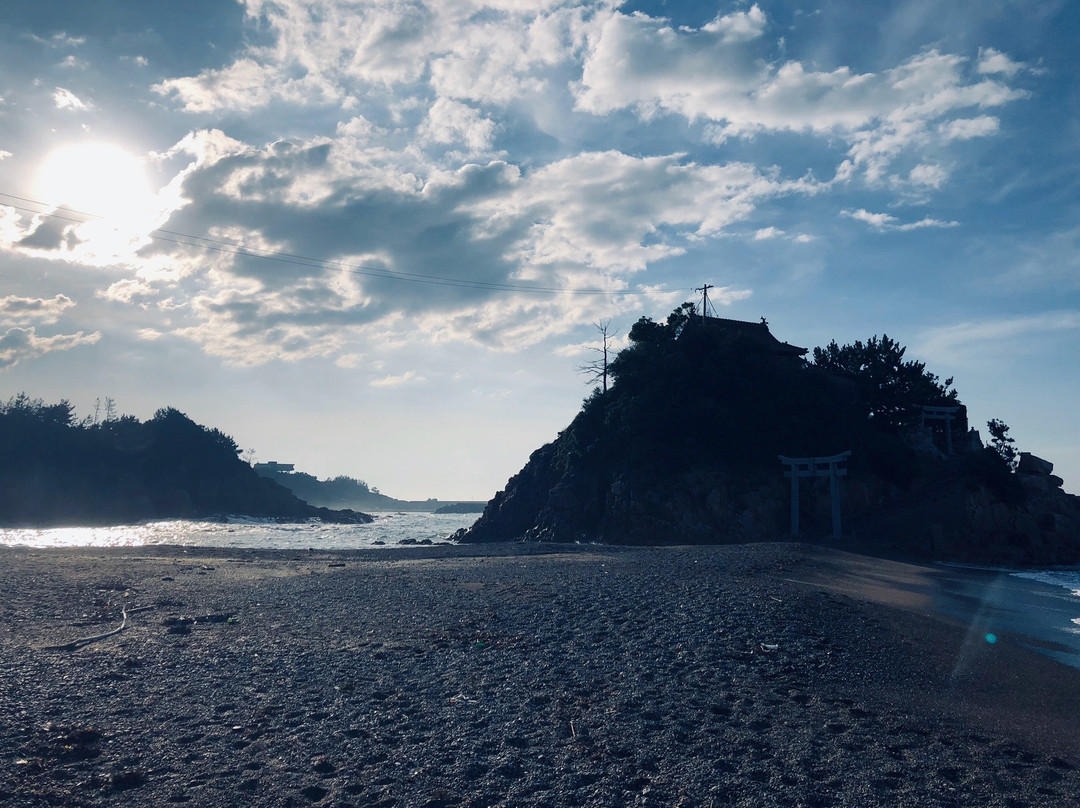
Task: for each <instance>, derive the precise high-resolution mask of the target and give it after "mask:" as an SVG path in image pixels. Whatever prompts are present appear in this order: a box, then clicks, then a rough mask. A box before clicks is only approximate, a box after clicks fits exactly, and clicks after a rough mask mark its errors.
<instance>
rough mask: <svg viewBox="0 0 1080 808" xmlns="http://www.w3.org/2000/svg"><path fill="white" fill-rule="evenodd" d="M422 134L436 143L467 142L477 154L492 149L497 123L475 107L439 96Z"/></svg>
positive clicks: (470, 148)
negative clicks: (482, 114)
mask: <svg viewBox="0 0 1080 808" xmlns="http://www.w3.org/2000/svg"><path fill="white" fill-rule="evenodd" d="M420 133H421V135H426V136H427V137H428V138H430V139H431V140H432V141H434V142H435V143H464V144H465V145H466V146H468V147H469V150H470V151H471V152H472V153H474V154H475V153H479V152H484V151H487V150H488V149H490V148H491V140H492V138H493V137H494V135H495V123H494V121H491V120H489V119H488V118H484V117H482V116H481V115H480V113H479V112H477V111H476V110H475V109H473V108H472V107H468V106H466V105H465V104H461V103H459V102H457V101H450V100H448V99H446V98H440V99H439V100H437V101H436V102H435V103H434V104H432V106H431V110H430V111H429V112H428V118H427V121H425V123H424V125H423V126H422V127H421V128H420Z"/></svg>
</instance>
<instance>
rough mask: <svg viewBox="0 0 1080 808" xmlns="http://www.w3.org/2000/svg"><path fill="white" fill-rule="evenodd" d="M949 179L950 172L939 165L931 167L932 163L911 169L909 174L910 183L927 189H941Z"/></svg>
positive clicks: (921, 164)
mask: <svg viewBox="0 0 1080 808" xmlns="http://www.w3.org/2000/svg"><path fill="white" fill-rule="evenodd" d="M948 178H949V172H948V171H946V170H945V169H944V168H942V167H941V166H938V165H931V164H930V163H920V164H919V165H917V166H915V168H913V169H911V172H910V173H909V174H908V181H909V182H911V184H912V185H918V186H923V187H925V188H935V189H937V188H940V187H941V186H942V185H944V184H945V181H946V180H948Z"/></svg>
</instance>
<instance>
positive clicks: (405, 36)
mask: <svg viewBox="0 0 1080 808" xmlns="http://www.w3.org/2000/svg"><path fill="white" fill-rule="evenodd" d="M1076 11H1077V9H1076V5H1075V3H1069V2H1065V1H1064V0H1016V1H1015V2H1010V1H1009V0H955V1H954V2H949V3H940V2H936V1H935V2H931V1H930V0H905V1H903V2H880V3H865V2H856V1H855V0H824V1H823V2H819V3H797V2H765V1H764V0H763V1H762V2H755V3H747V2H720V3H715V2H714V3H696V2H674V1H673V2H659V3H657V2H641V3H614V2H583V1H582V0H576V1H575V0H567V1H565V2H564V1H563V0H490V2H482V1H480V0H477V1H475V2H472V1H470V0H380V1H379V2H361V1H359V0H314V1H312V2H300V1H299V0H274V2H264V0H242V1H241V2H227V1H226V0H190V1H189V2H186V3H182V4H181V3H144V2H124V0H112V1H111V2H106V1H105V0H78V2H62V1H61V0H56V1H54V0H47V2H41V0H35V2H23V1H22V0H7V2H5V3H4V4H3V8H2V10H0V398H3V399H4V400H6V399H7V398H9V397H10V396H11V395H14V394H15V393H18V392H20V391H25V392H27V393H28V394H30V395H31V396H33V397H41V398H44V399H45V400H46V401H48V402H55V401H58V400H60V399H61V398H66V399H68V400H70V401H71V402H72V403H73V404H74V405H75V406H76V410H77V413H78V415H79V416H92V415H93V414H94V411H95V401H99V400H100V401H101V402H104V401H105V399H106V398H109V399H112V400H113V401H115V408H116V410H117V411H118V412H120V413H127V414H132V415H135V416H137V417H139V418H141V419H144V418H149V417H151V416H152V415H153V413H154V412H155V411H156V410H157V409H158V408H160V407H165V406H171V407H176V408H177V409H179V410H181V411H183V412H185V413H186V414H188V415H189V416H190V417H191V418H193V419H194V420H196V421H198V422H199V423H202V424H205V425H208V426H213V427H217V428H219V429H221V430H222V431H224V432H226V433H228V434H230V435H232V436H233V437H234V438H235V439H236V441H237V443H238V444H239V445H240V446H241V447H242V448H243V449H244V450H245V456H247V457H248V458H252V457H253V458H254V459H255V460H258V461H268V460H276V461H278V462H291V463H295V464H296V466H297V468H298V469H299V470H302V471H306V472H308V473H311V474H314V475H316V476H318V477H321V478H326V477H332V476H336V475H341V474H344V475H349V476H352V477H357V478H360V479H364V480H366V481H367V482H368V483H370V484H371V485H374V486H377V487H378V488H379V489H380V490H381V491H382V492H383V493H386V494H389V495H391V496H395V497H399V498H403V499H425V498H428V497H437V498H439V499H444V500H447V499H478V500H486V499H489V498H490V497H491V496H493V495H494V494H495V492H496V491H497V490H499V489H501V488H502V487H503V486H504V485H505V483H506V481H507V479H508V478H509V477H510V476H511V475H513V474H514V473H516V472H517V471H518V470H519V469H520V468H521V467H522V466H523V465H524V464H525V462H526V461H527V459H528V457H529V454H530V453H531V452H532V451H533V450H535V449H536V448H538V447H539V446H541V445H542V444H544V443H546V442H548V441H550V440H552V439H553V438H554V437H555V436H556V435H557V434H558V432H559V430H561V429H563V428H564V427H565V426H566V425H567V424H568V423H569V422H570V420H571V419H572V418H573V416H574V415H575V414H576V412H577V410H578V408H579V407H580V404H581V401H582V399H583V398H584V397H585V396H587V395H588V393H589V384H588V379H587V378H585V377H584V376H583V375H582V374H581V373H579V372H578V368H579V366H580V365H582V364H583V363H586V362H588V361H589V360H590V359H591V358H592V357H593V355H594V354H593V353H592V351H591V349H592V348H594V347H595V346H596V345H597V339H598V333H597V329H596V324H597V323H600V322H608V321H610V328H611V330H612V331H613V332H614V333H615V335H616V343H619V342H622V343H625V339H626V334H627V332H628V331H629V329H630V327H631V326H632V325H633V323H634V322H635V321H636V320H637V319H638V318H640V317H642V316H648V317H653V318H654V319H663V318H664V317H666V315H667V314H668V312H670V311H671V310H672V309H674V308H675V307H676V306H678V305H679V304H680V303H682V302H683V301H686V300H695V299H699V298H698V293H696V292H695V291H694V290H695V288H697V287H701V286H702V285H703V284H711V285H712V286H713V289H711V290H710V296H711V297H710V300H711V302H712V304H713V305H714V306H715V307H716V312H717V314H718V315H719V316H723V317H731V318H735V319H743V320H752V321H758V320H759V319H760V318H761V317H766V318H767V319H768V321H769V323H770V328H771V329H772V331H773V333H774V334H775V335H776V336H777V337H778V338H779V339H781V340H786V341H788V342H791V343H794V344H796V345H800V346H804V347H807V348H813V347H814V346H818V345H825V344H827V343H828V342H829V341H830V340H833V339H835V340H837V341H838V342H839V343H841V344H843V343H847V342H852V341H854V340H856V339H866V338H868V337H870V336H873V335H875V334H888V335H889V336H890V337H892V338H894V339H896V340H898V341H899V342H900V343H901V344H903V345H906V346H907V350H908V354H907V355H908V357H909V358H913V359H919V360H921V361H925V362H926V364H927V368H928V369H929V370H930V371H932V372H933V373H936V374H938V375H939V376H940V377H942V378H945V377H949V376H952V377H954V378H955V385H956V388H957V389H958V391H959V394H960V398H961V400H962V401H964V403H966V404H967V405H968V408H969V416H970V420H971V423H972V424H973V425H974V426H976V427H978V428H980V429H981V431H982V435H983V436H984V438H985V437H986V436H987V433H986V429H985V423H986V421H987V420H989V419H991V418H997V419H1001V420H1003V421H1005V422H1006V423H1007V424H1008V425H1009V427H1010V430H1011V431H1010V434H1011V435H1012V436H1013V437H1014V438H1015V440H1016V442H1017V445H1018V446H1019V448H1021V449H1023V450H1027V451H1031V452H1034V453H1035V454H1037V455H1039V456H1041V457H1044V458H1046V459H1049V460H1051V461H1052V462H1054V463H1055V473H1058V474H1060V475H1061V476H1062V477H1063V478H1064V479H1065V488H1066V490H1069V491H1071V492H1073V493H1080V417H1078V405H1080V373H1078V372H1077V371H1078V369H1080V362H1078V360H1077V353H1078V349H1080V251H1078V238H1080V217H1078V213H1080V60H1078V59H1077V58H1076V51H1077V47H1078V44H1080V14H1077V13H1076ZM98 412H99V414H100V413H103V404H102V407H101V408H99V410H98ZM687 428H688V429H694V430H700V429H708V428H709V426H708V425H707V424H704V425H703V424H692V425H691V424H688V425H687ZM845 448H846V447H837V451H842V450H843V449H845ZM778 472H779V468H778Z"/></svg>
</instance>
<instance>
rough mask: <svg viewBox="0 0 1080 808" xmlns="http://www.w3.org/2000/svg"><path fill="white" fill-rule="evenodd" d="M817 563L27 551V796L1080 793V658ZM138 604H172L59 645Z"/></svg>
mask: <svg viewBox="0 0 1080 808" xmlns="http://www.w3.org/2000/svg"><path fill="white" fill-rule="evenodd" d="M343 563H344V566H341V565H342V564H343ZM816 564H817V551H810V550H806V549H804V548H800V547H797V546H790V545H789V546H783V545H757V546H749V547H707V548H706V547H698V548H664V549H648V548H636V549H630V548H608V547H604V548H598V547H578V548H574V547H569V548H568V547H559V548H542V547H541V548H535V547H534V548H531V549H529V550H523V549H520V548H506V547H504V548H500V547H488V548H484V549H482V550H480V549H476V548H454V547H450V548H431V549H423V550H398V551H376V552H369V553H363V552H356V553H345V554H332V555H331V554H322V553H284V552H278V553H271V552H265V553H251V552H248V553H245V552H242V551H202V550H195V549H190V550H181V549H180V548H159V549H156V550H151V549H149V548H140V549H138V550H130V551H112V552H109V551H81V552H80V551H63V552H54V553H50V552H46V551H30V550H3V551H0V565H2V568H3V570H4V573H3V579H2V584H0V649H2V654H0V701H2V703H0V749H3V750H4V751H3V763H2V765H0V804H3V805H5V806H20V807H21V806H35V807H36V806H55V805H64V806H104V805H109V806H115V805H132V806H136V805H137V806H143V805H169V804H185V803H186V804H189V805H195V806H201V807H208V808H216V807H217V806H234V805H260V806H261V805H265V806H335V807H337V808H344V807H345V806H382V807H383V808H391V806H401V807H402V808H404V806H410V808H411V807H412V806H427V808H435V807H436V806H459V805H461V806H552V807H553V808H554V806H681V807H682V808H689V806H806V807H807V808H824V806H879V805H880V806H956V807H957V808H960V806H970V805H979V806H1002V807H1003V808H1004V807H1006V806H1007V807H1008V808H1022V807H1023V806H1066V805H1077V804H1080V803H1078V796H1077V795H1080V769H1078V765H1080V764H1078V760H1077V749H1078V745H1077V742H1076V738H1075V737H1070V736H1069V735H1068V730H1067V727H1068V724H1064V723H1062V724H1060V725H1058V724H1054V723H1053V721H1052V719H1053V715H1048V713H1051V712H1052V711H1051V710H1050V709H1045V710H1043V712H1042V713H1041V714H1040V712H1039V704H1040V703H1041V702H1040V694H1044V695H1045V693H1047V692H1058V691H1060V690H1062V689H1064V691H1065V693H1066V697H1067V698H1069V699H1071V698H1073V697H1074V696H1075V694H1076V693H1077V692H1078V691H1077V690H1076V685H1077V684H1080V676H1078V675H1077V674H1078V673H1080V672H1077V671H1072V670H1070V669H1067V668H1064V667H1061V666H1057V665H1056V664H1055V663H1052V662H1050V661H1049V660H1045V659H1043V658H1042V657H1039V656H1037V655H1035V654H1033V653H1031V652H1029V651H1027V650H1024V649H1022V648H1019V647H1015V646H1014V645H1011V644H1010V643H1009V642H1007V641H1003V642H1002V643H999V644H998V645H997V646H996V647H994V648H989V647H986V648H980V649H977V650H976V651H974V652H970V653H969V654H968V658H966V659H965V661H964V665H963V666H959V665H958V660H959V655H960V654H961V653H962V648H961V644H962V634H963V632H962V629H961V628H957V627H953V626H949V625H947V624H946V623H942V622H937V621H935V620H933V619H932V618H930V617H927V616H923V615H919V614H916V613H913V612H910V611H909V612H902V611H901V610H897V609H890V608H887V607H883V606H880V605H873V604H870V603H867V602H865V601H861V600H858V599H855V598H852V597H849V596H847V595H843V594H837V593H835V592H832V591H830V590H829V588H828V587H821V586H815V585H811V584H808V583H806V582H807V581H808V580H813V573H814V570H815V565H816ZM125 605H126V606H127V607H129V608H137V607H140V606H153V607H154V608H153V609H146V610H143V611H139V612H137V613H132V614H131V615H130V624H129V626H128V627H127V628H126V630H125V631H123V632H121V633H119V634H116V635H115V636H111V637H108V638H106V639H102V640H100V641H95V642H91V643H88V644H85V645H82V646H81V647H79V648H77V649H75V650H70V651H62V650H47V646H53V645H58V644H61V643H64V642H67V641H69V640H72V639H75V638H76V637H81V636H86V635H94V634H98V633H104V632H106V631H108V630H110V629H111V628H115V627H116V626H117V625H119V623H120V615H121V612H122V611H123V610H124V609H123V607H124V606H125ZM964 653H967V652H964ZM971 653H974V654H975V655H976V656H974V657H972V656H971V655H970V654H971ZM979 655H983V656H979ZM985 655H996V657H994V658H992V659H991V658H990V657H988V656H985ZM988 677H990V678H988ZM1003 677H1004V678H1007V679H1008V681H1009V683H1010V692H1012V693H1013V694H1014V696H1015V698H1013V699H1012V700H1010V701H1008V703H999V704H997V708H996V709H994V704H993V702H994V700H995V699H998V698H1000V692H999V690H995V687H997V686H998V684H1000V680H1001V679H1002V678H1003ZM991 679H992V680H991ZM1069 688H1071V690H1069ZM1054 709H1055V710H1056V709H1057V708H1054ZM1058 712H1060V711H1058ZM995 714H996V716H997V718H996V719H993V720H992V718H991V717H990V716H992V715H995ZM1058 717H1059V718H1062V716H1060V715H1059V716H1058ZM1064 718H1067V719H1068V720H1070V721H1071V720H1073V719H1074V718H1075V716H1074V715H1068V716H1064ZM1062 727H1065V729H1062Z"/></svg>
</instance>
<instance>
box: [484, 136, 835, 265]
mask: <svg viewBox="0 0 1080 808" xmlns="http://www.w3.org/2000/svg"><path fill="white" fill-rule="evenodd" d="M815 190H816V186H814V184H813V183H809V182H803V181H796V182H784V181H780V180H777V179H774V178H770V177H766V176H764V175H762V174H761V173H760V172H759V171H758V170H757V169H756V168H755V167H754V166H752V165H749V164H746V163H730V164H727V165H719V166H718V165H698V164H695V163H691V162H685V161H684V160H683V159H682V157H681V156H680V155H667V156H662V157H632V156H630V155H626V154H622V153H621V152H615V151H609V152H592V153H586V154H581V155H578V156H576V157H572V158H567V159H565V160H560V161H557V162H554V163H551V164H549V165H547V166H544V167H542V168H540V169H538V170H537V171H535V172H532V173H530V174H528V175H526V176H525V177H524V178H523V179H522V180H520V181H518V182H516V183H515V184H514V185H513V190H512V192H511V193H509V194H507V195H505V196H503V197H494V198H492V199H490V200H486V201H484V202H481V203H477V204H476V205H475V209H476V210H477V211H478V212H480V213H481V214H483V215H484V216H485V218H487V219H488V227H490V228H493V229H497V228H498V227H499V226H500V225H501V224H502V223H503V222H505V221H506V220H509V221H513V222H520V221H521V220H525V221H528V222H531V225H530V227H529V230H528V233H527V235H526V237H525V238H524V239H523V240H522V241H521V242H520V243H519V252H518V254H517V255H518V259H519V261H520V263H521V264H522V265H536V264H566V265H585V266H588V267H593V268H599V269H605V270H615V271H621V272H627V271H631V272H632V271H638V270H641V269H644V268H645V266H646V264H648V263H649V262H651V261H656V260H659V259H661V258H665V257H669V256H672V255H679V254H681V253H682V252H683V250H684V249H685V246H686V244H687V243H690V242H692V241H694V240H696V239H701V238H707V237H711V236H715V235H718V234H719V233H721V232H722V231H723V230H725V229H726V228H727V227H728V226H729V225H730V224H732V223H734V222H736V221H740V220H743V219H745V218H746V217H748V216H749V215H750V213H752V212H753V210H754V209H755V207H756V205H757V204H758V203H759V202H761V201H762V200H764V199H767V198H770V197H776V196H781V195H785V194H792V193H813V192H814V191H815Z"/></svg>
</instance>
